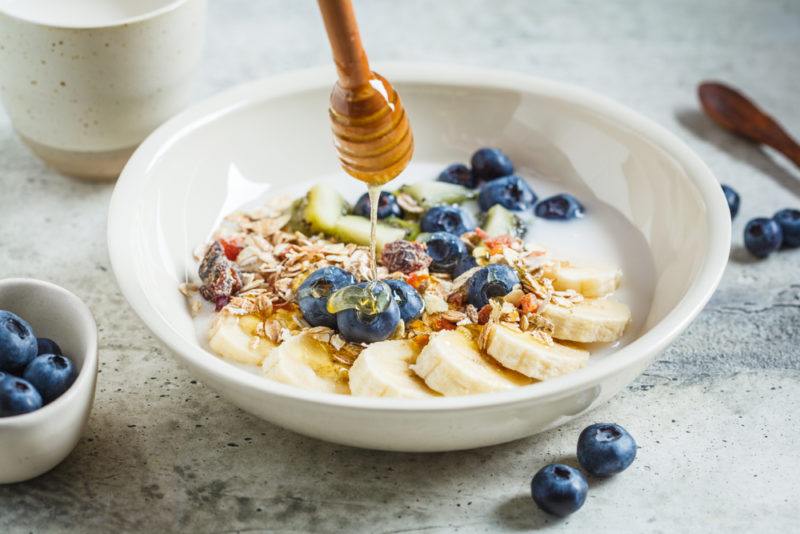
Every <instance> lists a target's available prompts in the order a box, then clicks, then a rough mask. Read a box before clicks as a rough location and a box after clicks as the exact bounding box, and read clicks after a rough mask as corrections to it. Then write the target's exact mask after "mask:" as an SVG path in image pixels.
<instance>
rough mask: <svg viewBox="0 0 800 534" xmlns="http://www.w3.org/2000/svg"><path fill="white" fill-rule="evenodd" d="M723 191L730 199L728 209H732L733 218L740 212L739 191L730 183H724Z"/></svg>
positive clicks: (726, 198) (727, 198) (728, 199)
mask: <svg viewBox="0 0 800 534" xmlns="http://www.w3.org/2000/svg"><path fill="white" fill-rule="evenodd" d="M722 192H723V193H725V200H727V201H728V209H729V210H731V219H733V218H734V217H736V214H737V213H739V204H740V199H739V193H737V192H736V190H735V189H734V188H732V187H731V186H729V185H725V184H722Z"/></svg>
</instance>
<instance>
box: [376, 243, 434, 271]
mask: <svg viewBox="0 0 800 534" xmlns="http://www.w3.org/2000/svg"><path fill="white" fill-rule="evenodd" d="M431 261H432V260H431V257H430V256H428V253H427V252H426V247H425V245H424V244H422V243H417V242H415V241H406V240H405V239H398V240H397V241H392V242H391V243H388V244H386V245H385V246H384V247H383V251H382V252H381V265H383V266H384V267H386V268H387V269H388V270H389V272H390V273H393V272H396V271H400V272H401V273H404V274H410V273H413V272H415V271H420V270H422V269H427V268H428V266H429V265H430V264H431Z"/></svg>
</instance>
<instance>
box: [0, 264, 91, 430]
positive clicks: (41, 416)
mask: <svg viewBox="0 0 800 534" xmlns="http://www.w3.org/2000/svg"><path fill="white" fill-rule="evenodd" d="M10 286H27V287H38V288H43V289H44V290H45V291H47V292H50V293H53V294H56V295H58V296H59V298H62V299H64V300H66V301H67V302H68V303H69V304H70V306H71V307H72V308H73V311H74V313H76V314H77V316H78V321H79V323H80V324H81V325H83V328H84V335H85V336H86V339H87V343H86V346H85V347H84V350H83V353H84V354H83V363H82V364H81V369H80V371H79V372H78V376H77V377H75V382H73V383H72V385H71V386H70V387H69V388H68V389H67V390H66V391H65V392H64V393H62V394H61V395H60V396H59V397H58V398H56V399H55V400H54V401H52V402H50V403H48V404H45V405H44V406H42V407H41V408H39V409H38V410H34V411H32V412H28V413H24V414H20V415H12V416H9V417H0V430H3V429H6V428H11V427H21V426H33V425H36V424H39V423H43V422H45V421H46V420H47V419H48V418H49V417H50V416H51V415H55V414H56V413H57V411H59V410H61V409H62V408H65V407H66V406H67V405H68V404H70V403H72V402H77V400H76V399H75V397H77V396H79V395H81V391H83V390H85V389H86V388H91V387H92V385H93V384H94V382H95V380H96V377H97V360H98V358H97V323H96V322H95V320H94V316H93V315H92V311H91V310H90V309H89V306H87V305H86V303H85V302H83V301H82V300H81V299H80V298H79V297H78V296H77V295H75V294H74V293H73V292H71V291H69V290H68V289H64V288H63V287H61V286H59V285H57V284H54V283H52V282H47V281H45V280H38V279H36V278H5V279H2V280H0V292H2V291H3V290H4V289H5V288H7V287H10ZM23 319H26V318H25V317H23ZM26 320H27V319H26Z"/></svg>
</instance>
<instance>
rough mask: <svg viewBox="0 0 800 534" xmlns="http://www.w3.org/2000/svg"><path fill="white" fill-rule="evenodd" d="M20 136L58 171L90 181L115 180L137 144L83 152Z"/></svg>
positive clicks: (35, 152)
mask: <svg viewBox="0 0 800 534" xmlns="http://www.w3.org/2000/svg"><path fill="white" fill-rule="evenodd" d="M20 137H21V138H22V140H23V141H24V142H25V144H26V145H28V147H30V149H31V150H32V151H33V153H34V154H36V155H37V156H38V157H39V158H40V159H41V160H42V161H44V162H45V163H47V164H48V165H49V166H51V167H53V168H54V169H56V170H57V171H59V172H60V173H62V174H66V175H67V176H74V177H76V178H80V179H82V180H91V181H112V180H116V179H117V177H118V176H119V174H120V173H121V172H122V168H123V167H125V164H126V163H127V162H128V159H130V157H131V154H133V152H134V150H136V147H137V146H138V145H135V146H131V147H127V148H119V149H116V150H108V151H103V152H83V151H78V150H64V149H61V148H54V147H51V146H47V145H43V144H41V143H39V142H37V141H34V140H33V139H31V138H29V137H25V136H24V135H21V134H20Z"/></svg>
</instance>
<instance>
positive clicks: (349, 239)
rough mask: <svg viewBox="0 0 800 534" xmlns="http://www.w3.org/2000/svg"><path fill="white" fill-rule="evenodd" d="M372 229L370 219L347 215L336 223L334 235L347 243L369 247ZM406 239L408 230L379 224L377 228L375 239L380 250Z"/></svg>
mask: <svg viewBox="0 0 800 534" xmlns="http://www.w3.org/2000/svg"><path fill="white" fill-rule="evenodd" d="M371 231H372V227H371V225H370V222H369V219H367V218H366V217H361V216H359V215H345V216H344V217H340V218H339V220H338V221H336V226H335V227H334V229H333V232H332V235H333V236H334V237H337V238H339V239H340V240H342V241H344V242H345V243H355V244H356V245H364V246H367V245H369V238H370V232H371ZM405 237H406V230H404V229H403V228H397V227H394V226H390V225H388V224H385V223H383V222H379V223H378V224H377V226H376V228H375V239H376V240H377V247H378V250H382V249H383V247H384V245H386V244H387V243H391V242H392V241H397V240H398V239H403V238H405Z"/></svg>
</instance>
